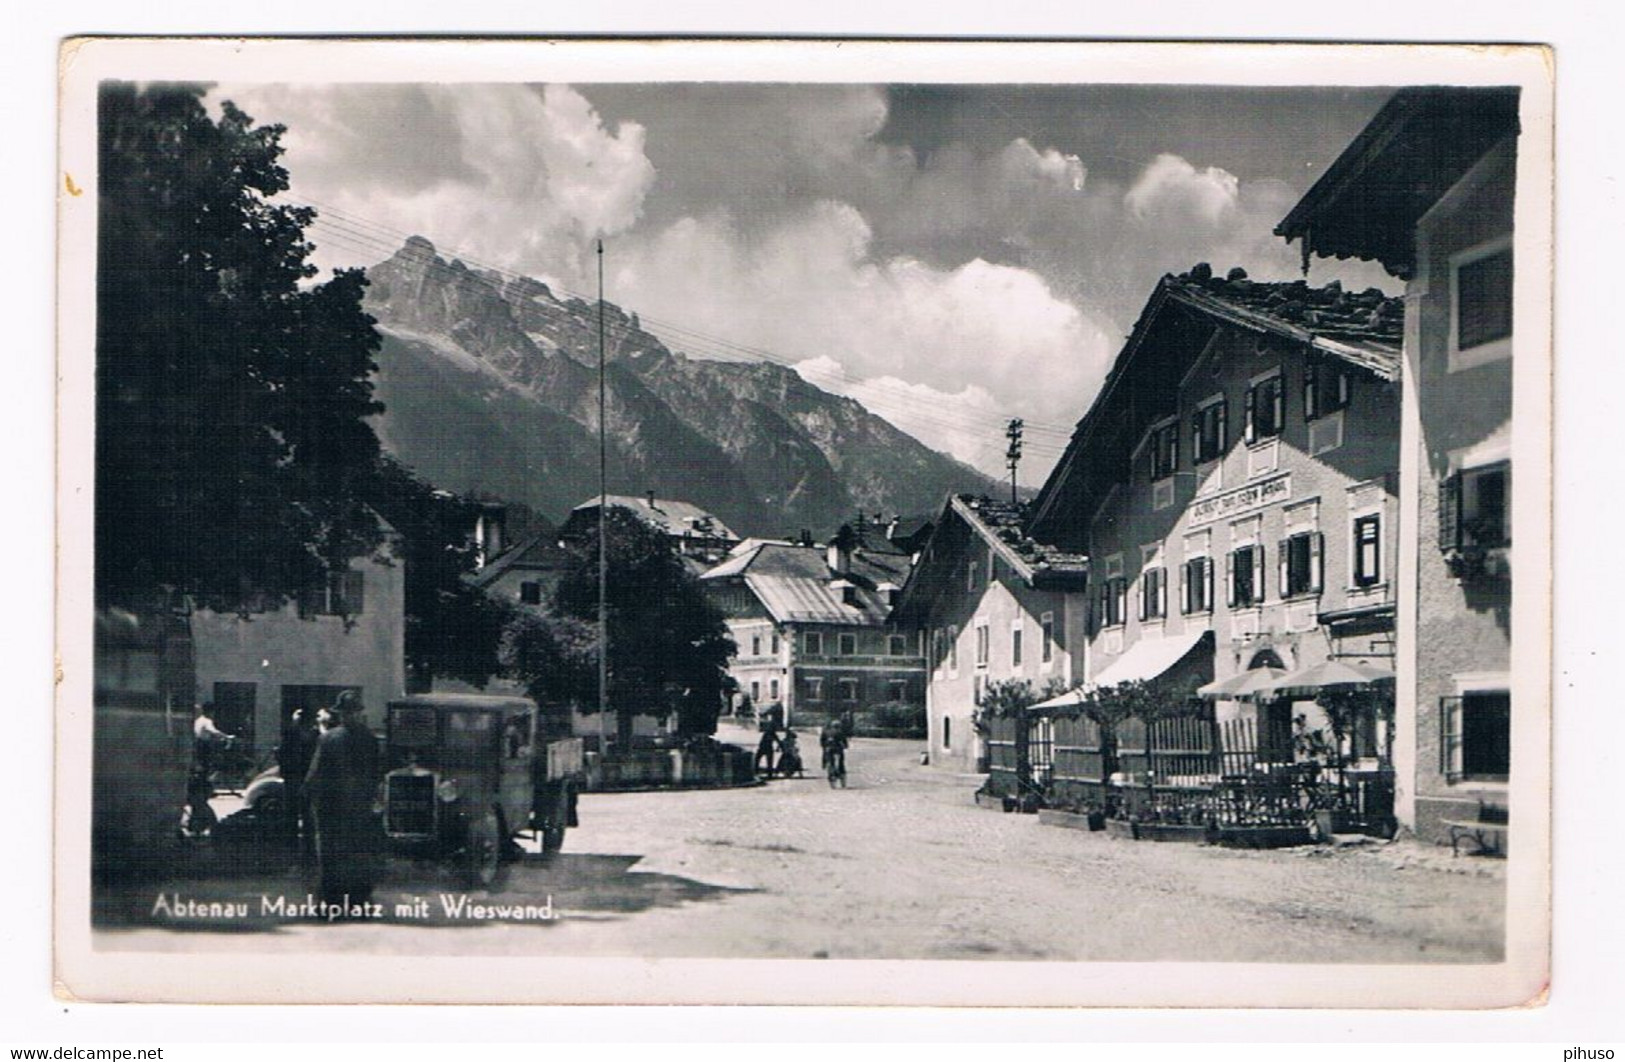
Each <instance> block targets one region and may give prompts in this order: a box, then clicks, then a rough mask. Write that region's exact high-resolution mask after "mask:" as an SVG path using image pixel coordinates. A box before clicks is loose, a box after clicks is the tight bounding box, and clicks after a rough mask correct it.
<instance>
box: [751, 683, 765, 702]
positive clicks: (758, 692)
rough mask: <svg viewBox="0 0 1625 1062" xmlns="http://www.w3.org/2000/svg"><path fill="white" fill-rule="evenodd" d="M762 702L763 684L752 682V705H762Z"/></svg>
mask: <svg viewBox="0 0 1625 1062" xmlns="http://www.w3.org/2000/svg"><path fill="white" fill-rule="evenodd" d="M761 701H762V684H761V683H760V682H752V683H751V684H750V703H752V704H760V703H761Z"/></svg>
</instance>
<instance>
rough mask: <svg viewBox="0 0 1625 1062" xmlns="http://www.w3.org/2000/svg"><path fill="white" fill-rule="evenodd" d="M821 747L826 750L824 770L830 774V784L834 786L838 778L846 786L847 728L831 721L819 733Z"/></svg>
mask: <svg viewBox="0 0 1625 1062" xmlns="http://www.w3.org/2000/svg"><path fill="white" fill-rule="evenodd" d="M818 744H819V747H820V748H822V749H823V750H824V770H826V771H828V772H829V779H830V782H831V783H832V784H833V783H834V782H835V780H836V779H837V778H838V779H840V780H841V784H842V785H845V784H846V744H847V737H846V727H844V726H842V725H841V723H840V722H839V721H837V720H834V719H832V720H830V721H829V722H827V723H825V724H824V728H823V729H822V730H820V731H819V732H818Z"/></svg>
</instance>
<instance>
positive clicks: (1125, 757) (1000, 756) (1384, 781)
mask: <svg viewBox="0 0 1625 1062" xmlns="http://www.w3.org/2000/svg"><path fill="white" fill-rule="evenodd" d="M1052 725H1053V732H1054V748H1053V761H1054V766H1053V769H1052V772H1051V777H1050V779H1049V784H1048V786H1047V787H1045V800H1046V802H1047V803H1048V804H1050V805H1051V806H1054V807H1061V808H1072V809H1076V810H1102V811H1105V812H1106V813H1107V815H1109V816H1115V817H1122V818H1132V819H1136V820H1140V821H1153V822H1165V823H1174V824H1203V825H1212V826H1298V825H1303V824H1304V823H1305V822H1307V821H1308V820H1309V819H1310V818H1312V817H1313V815H1314V813H1315V812H1316V811H1321V810H1333V811H1335V812H1337V813H1338V814H1340V815H1341V816H1343V817H1344V818H1345V819H1349V820H1353V821H1356V822H1359V823H1363V824H1372V823H1381V822H1383V821H1386V820H1390V819H1391V818H1392V814H1393V774H1392V771H1391V770H1378V771H1367V772H1355V771H1352V770H1350V771H1343V770H1334V769H1328V768H1322V767H1320V766H1318V765H1316V764H1306V763H1298V762H1295V761H1294V758H1293V754H1292V750H1291V747H1290V745H1286V746H1285V747H1283V744H1282V742H1280V741H1278V740H1274V738H1275V735H1269V736H1268V737H1269V738H1270V740H1267V741H1265V742H1263V743H1261V742H1260V741H1259V734H1258V728H1257V726H1256V724H1255V723H1254V721H1253V720H1251V719H1235V720H1227V721H1225V722H1223V723H1220V722H1217V721H1216V720H1215V719H1214V717H1213V713H1212V709H1211V707H1208V706H1203V708H1202V709H1199V710H1196V711H1193V712H1190V713H1188V714H1184V715H1178V716H1168V717H1164V718H1160V719H1156V720H1152V721H1151V722H1146V721H1145V720H1143V719H1139V718H1136V717H1132V716H1131V717H1129V718H1127V719H1124V720H1122V721H1121V722H1119V723H1117V724H1116V725H1115V726H1103V725H1101V724H1099V723H1097V722H1096V721H1094V720H1093V719H1089V718H1086V717H1078V718H1060V719H1055V720H1053V721H1052ZM1019 737H1020V735H1019V733H1018V732H1017V730H1016V729H1015V728H1014V727H1009V728H1006V729H1005V730H1004V731H1002V733H997V732H996V733H995V735H994V738H995V751H994V762H995V763H1004V764H1008V765H1009V769H1010V770H1011V771H1012V772H1013V771H1014V767H1015V764H1016V762H1017V760H1018V759H1019V758H1020V757H1019V755H1018V753H1019V748H1018V740H1019ZM1001 739H1002V742H1001ZM1012 784H1013V783H1012Z"/></svg>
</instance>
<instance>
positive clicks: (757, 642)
mask: <svg viewBox="0 0 1625 1062" xmlns="http://www.w3.org/2000/svg"><path fill="white" fill-rule="evenodd" d="M750 655H751V656H761V655H762V636H761V635H760V634H753V635H751V636H750Z"/></svg>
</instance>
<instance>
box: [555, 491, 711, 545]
mask: <svg viewBox="0 0 1625 1062" xmlns="http://www.w3.org/2000/svg"><path fill="white" fill-rule="evenodd" d="M605 500H606V501H607V502H608V504H609V506H610V508H612V509H625V510H627V511H628V512H631V513H633V514H634V515H636V516H637V517H638V518H639V519H640V520H642V521H643V522H644V523H646V524H649V525H650V526H651V527H653V528H655V529H656V530H658V531H662V532H664V533H665V534H667V535H671V536H673V537H677V538H681V537H683V536H684V535H700V536H703V537H706V538H726V539H737V538H738V537H739V536H738V535H736V534H734V533H733V531H731V530H729V528H728V525H727V524H724V523H723V522H722V521H721V520H718V519H717V518H716V517H715V516H713V515H712V514H711V513H708V512H706V511H705V510H704V509H702V508H700V507H699V506H698V505H694V504H692V503H691V502H686V501H676V500H674V499H671V498H655V499H653V502H652V503H651V501H650V499H649V498H648V497H647V496H645V497H641V498H637V497H632V496H631V495H627V494H611V495H609V496H608V497H607V498H606V499H605ZM597 508H598V499H597V498H589V499H588V500H587V501H584V502H582V503H581V504H580V505H577V506H576V507H575V508H574V509H572V510H570V518H571V520H572V521H573V520H574V519H575V518H576V514H578V513H589V512H593V511H596V510H597ZM702 528H703V530H702Z"/></svg>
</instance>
